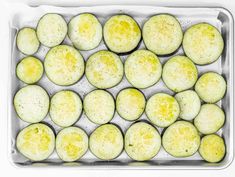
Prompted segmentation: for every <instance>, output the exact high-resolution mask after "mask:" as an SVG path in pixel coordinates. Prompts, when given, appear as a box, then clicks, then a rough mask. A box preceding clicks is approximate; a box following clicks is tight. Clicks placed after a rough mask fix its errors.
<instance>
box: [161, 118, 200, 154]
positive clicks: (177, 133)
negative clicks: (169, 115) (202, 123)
mask: <svg viewBox="0 0 235 177" xmlns="http://www.w3.org/2000/svg"><path fill="white" fill-rule="evenodd" d="M162 145H163V147H164V149H165V150H166V152H168V153H169V154H170V155H172V156H174V157H189V156H191V155H193V154H194V153H195V152H196V151H197V150H198V148H199V145H200V136H199V133H198V131H197V129H196V128H195V127H194V126H193V124H191V123H190V122H186V121H177V122H175V123H174V124H172V125H171V126H170V127H168V128H167V129H166V131H165V132H164V134H163V137H162Z"/></svg>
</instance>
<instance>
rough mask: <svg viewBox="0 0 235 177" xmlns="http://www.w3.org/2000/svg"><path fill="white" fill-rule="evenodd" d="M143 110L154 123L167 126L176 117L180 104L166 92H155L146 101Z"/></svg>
mask: <svg viewBox="0 0 235 177" xmlns="http://www.w3.org/2000/svg"><path fill="white" fill-rule="evenodd" d="M145 112H146V115H147V117H148V118H149V120H150V121H151V122H153V123H154V124H155V125H157V126H159V127H168V126H169V125H171V124H172V123H173V122H175V121H176V119H177V118H178V116H179V114H180V106H179V104H178V102H177V101H176V99H175V98H174V97H173V96H171V95H168V94H166V93H156V94H155V95H153V96H152V97H150V98H149V100H148V101H147V105H146V110H145Z"/></svg>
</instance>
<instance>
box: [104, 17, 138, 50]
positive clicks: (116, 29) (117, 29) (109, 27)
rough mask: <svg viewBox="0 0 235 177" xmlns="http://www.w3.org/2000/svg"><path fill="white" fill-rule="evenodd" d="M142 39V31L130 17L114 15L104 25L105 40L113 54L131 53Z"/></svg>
mask: <svg viewBox="0 0 235 177" xmlns="http://www.w3.org/2000/svg"><path fill="white" fill-rule="evenodd" d="M140 39H141V30H140V28H139V26H138V24H137V22H136V21H135V20H134V19H133V18H132V17H130V16H128V15H114V16H112V17H111V18H110V19H109V20H108V21H107V22H106V23H105V25H104V40H105V43H106V45H107V47H108V48H109V49H110V50H111V51H113V52H116V53H126V52H130V51H132V50H133V49H135V48H136V47H137V46H138V44H139V42H140Z"/></svg>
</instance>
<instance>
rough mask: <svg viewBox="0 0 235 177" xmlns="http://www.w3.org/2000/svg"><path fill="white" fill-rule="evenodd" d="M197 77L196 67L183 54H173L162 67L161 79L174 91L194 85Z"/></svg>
mask: <svg viewBox="0 0 235 177" xmlns="http://www.w3.org/2000/svg"><path fill="white" fill-rule="evenodd" d="M197 78H198V71H197V67H196V66H195V65H194V64H193V62H192V61H191V60H190V59H189V58H188V57H185V56H174V57H172V58H171V59H169V60H168V61H167V62H166V64H165V65H164V67H163V72H162V79H163V81H164V83H165V84H166V86H167V87H168V88H169V89H171V90H172V91H174V92H181V91H183V90H187V89H189V88H191V87H193V86H194V84H195V83H196V81H197Z"/></svg>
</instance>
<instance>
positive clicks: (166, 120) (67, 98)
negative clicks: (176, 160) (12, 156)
mask: <svg viewBox="0 0 235 177" xmlns="http://www.w3.org/2000/svg"><path fill="white" fill-rule="evenodd" d="M67 34H68V37H69V39H70V40H71V42H72V44H73V46H74V47H72V46H69V45H65V44H63V45H61V43H62V42H63V41H64V39H65V37H66V35H67ZM141 38H143V41H144V44H145V47H146V48H147V49H140V50H135V49H137V47H138V45H139V44H140V41H141ZM102 39H104V43H105V45H106V46H107V48H108V49H109V50H101V51H98V52H96V53H94V54H92V55H91V56H90V57H89V58H88V60H87V61H86V64H85V62H84V58H83V56H82V55H81V53H80V52H79V51H78V50H84V51H85V50H92V49H94V48H96V47H98V45H99V44H100V43H101V41H102ZM40 43H41V44H43V45H44V46H46V47H50V50H49V51H48V53H47V54H46V56H45V60H44V62H43V63H42V62H41V61H40V60H39V59H37V58H36V57H33V56H31V55H33V54H35V53H36V52H37V51H38V49H39V47H40ZM181 43H182V45H183V49H184V52H185V54H186V56H180V55H178V56H174V57H171V58H170V59H169V60H168V61H167V62H166V63H165V64H164V66H163V67H162V64H161V62H160V60H159V58H158V56H162V55H168V54H172V53H174V52H176V51H177V49H178V48H179V47H180V45H181ZM16 44H17V47H18V49H19V50H20V51H21V52H22V53H24V54H25V55H30V56H27V57H25V58H23V59H22V60H21V61H20V62H19V63H18V65H17V68H16V74H17V77H18V78H19V79H20V80H21V81H23V82H25V83H26V84H34V83H36V82H38V81H39V80H40V78H41V77H42V75H43V72H44V70H45V73H46V75H47V77H48V78H49V79H50V80H51V81H52V82H53V83H55V84H57V85H62V86H68V85H72V84H75V83H76V82H77V81H78V80H79V79H81V77H82V76H83V74H84V72H85V75H86V78H87V80H88V81H89V82H90V83H91V84H92V85H93V86H95V87H96V88H98V89H96V90H93V91H91V92H90V93H88V94H87V95H86V96H85V97H84V99H83V101H82V100H81V98H80V96H79V95H78V94H77V93H75V92H74V91H70V90H63V91H59V92H57V93H56V94H54V95H53V96H52V98H51V100H50V98H49V96H48V94H47V92H46V91H45V90H44V89H43V88H42V87H40V86H38V85H28V86H26V87H23V88H21V89H20V90H19V91H18V92H17V93H16V95H15V97H14V107H15V110H16V113H17V115H18V116H19V117H20V118H21V119H22V120H23V121H26V122H28V123H33V124H31V125H29V126H28V127H26V128H24V129H23V130H21V131H20V132H19V134H18V136H17V139H16V146H17V149H18V150H19V151H20V152H21V153H22V154H23V155H24V156H26V157H27V158H29V159H31V160H33V161H41V160H45V159H47V158H48V157H49V156H50V155H51V154H52V152H53V151H54V148H56V152H57V154H58V156H59V157H60V158H61V159H62V160H63V161H76V160H78V159H80V158H81V157H82V156H83V155H84V154H85V153H86V151H87V149H88V146H89V149H90V151H91V152H92V153H93V154H94V155H95V156H97V157H98V158H100V159H102V160H111V159H115V158H117V157H118V156H119V155H120V154H121V152H122V150H123V148H124V149H125V151H126V153H127V154H128V155H129V156H130V157H131V158H132V159H133V160H137V161H145V160H150V159H152V158H153V157H154V156H156V155H157V153H158V152H159V150H160V148H161V145H162V146H163V148H164V149H165V150H166V151H167V152H168V153H169V154H170V155H172V156H175V157H188V156H191V155H193V154H194V153H196V152H197V151H199V153H200V154H201V156H202V158H203V159H205V160H206V161H208V162H219V161H221V160H222V159H223V157H224V155H225V143H224V140H223V138H221V137H219V136H218V135H216V134H215V133H216V132H217V131H218V130H219V129H220V128H221V127H222V126H223V124H224V121H225V114H224V112H223V110H222V109H221V108H220V107H219V106H217V105H216V104H215V103H216V102H218V101H219V100H221V99H222V98H223V97H224V95H225V92H226V81H225V80H224V78H223V77H222V76H221V75H220V74H218V73H215V72H207V73H204V74H202V75H201V76H200V78H199V79H198V70H197V67H196V65H195V64H197V65H205V64H210V63H212V62H214V61H216V60H217V59H218V58H219V57H220V55H221V53H222V51H223V47H224V42H223V38H222V36H221V34H220V32H219V31H218V30H217V29H216V28H215V27H214V26H212V25H210V24H207V23H199V24H196V25H193V26H191V27H189V28H188V29H187V30H186V32H185V33H184V34H183V31H182V28H181V25H180V23H179V22H178V20H177V19H176V18H175V17H174V16H172V15H169V14H159V15H155V16H152V17H150V18H149V19H148V20H147V21H146V22H145V23H144V24H143V27H142V30H141V29H140V25H139V24H138V23H137V22H136V21H135V20H134V19H133V18H132V17H131V16H129V15H125V14H124V15H123V14H121V15H114V16H112V17H111V18H109V19H108V20H107V21H106V22H105V24H104V26H103V27H102V25H101V23H100V22H99V20H98V19H97V18H96V17H95V16H94V15H92V14H88V13H84V14H79V15H77V16H75V17H73V18H72V19H71V20H70V21H69V23H68V24H67V22H66V21H65V19H64V18H63V17H62V16H61V15H59V14H53V13H49V14H46V15H44V16H43V17H41V19H40V20H39V22H38V25H37V28H36V30H34V29H33V28H28V27H27V28H22V29H20V30H19V32H18V34H17V38H16ZM77 49H78V50H77ZM134 50H135V51H134ZM128 52H132V53H131V54H130V55H129V56H128V57H127V59H126V60H125V64H124V66H123V63H122V60H121V58H120V56H119V55H118V54H126V53H128ZM124 73H125V76H126V78H127V80H128V81H129V82H130V84H131V85H132V86H133V87H135V88H125V89H123V90H121V91H120V92H119V93H118V95H117V97H116V102H115V100H114V98H113V96H112V95H111V94H110V93H109V92H108V91H105V90H101V89H107V88H111V87H114V86H116V85H117V84H118V83H119V82H121V80H122V78H123V75H124ZM160 78H162V79H163V81H164V83H165V85H166V86H167V87H168V88H169V89H170V90H172V91H174V92H176V95H175V96H171V95H169V94H166V93H156V94H154V95H152V96H151V97H150V98H148V100H147V101H146V98H145V96H144V94H143V93H142V92H141V91H140V90H138V89H144V88H147V87H150V86H153V85H154V84H156V83H157V82H158V81H159V80H160ZM193 87H194V90H195V91H193V90H188V89H191V88H193ZM136 88H138V89H136ZM200 99H201V100H202V101H204V102H205V104H203V105H201V100H200ZM115 108H116V110H117V112H118V114H119V115H120V116H121V117H122V118H124V119H125V120H127V121H136V120H138V119H139V118H140V117H141V115H142V114H143V113H144V112H145V113H146V116H147V117H148V119H149V120H150V122H151V123H152V124H154V125H156V126H157V127H162V128H166V129H165V130H164V132H163V135H162V136H161V135H160V134H159V132H158V130H157V129H156V128H155V127H154V126H153V125H151V123H149V122H145V121H140V122H135V123H133V124H132V125H131V126H130V127H129V128H128V130H127V131H126V132H125V136H124V138H123V133H122V131H121V130H120V129H119V127H117V126H116V125H114V124H110V123H109V122H110V121H111V119H112V118H113V116H114V114H115ZM82 110H84V112H85V114H86V116H87V117H88V119H89V120H91V121H92V122H93V123H96V124H102V125H100V126H99V127H98V128H96V129H95V130H94V131H93V133H92V134H91V135H90V136H89V138H88V135H87V134H86V132H85V131H84V130H82V129H81V128H78V127H74V126H72V125H74V124H75V122H76V121H77V120H78V119H79V117H80V115H81V114H82ZM48 112H49V115H50V117H51V119H52V121H53V122H54V123H55V124H57V125H58V126H60V127H63V129H62V130H61V131H60V132H59V133H58V134H57V136H56V138H55V134H54V132H53V130H52V129H51V128H50V126H48V125H46V124H44V123H40V122H41V121H42V120H43V119H44V118H45V117H46V115H47V113H48ZM177 118H181V119H182V120H177ZM189 121H191V122H192V121H193V123H190V122H189ZM199 132H200V133H201V134H204V135H205V136H204V137H202V138H200V134H199Z"/></svg>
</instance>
